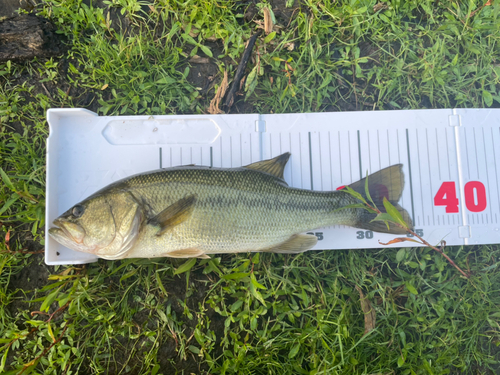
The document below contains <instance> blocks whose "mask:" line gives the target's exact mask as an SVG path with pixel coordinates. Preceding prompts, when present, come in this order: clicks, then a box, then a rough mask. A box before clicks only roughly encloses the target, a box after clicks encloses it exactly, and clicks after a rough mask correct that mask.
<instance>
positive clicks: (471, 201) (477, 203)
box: [434, 181, 487, 214]
mask: <svg viewBox="0 0 500 375" xmlns="http://www.w3.org/2000/svg"><path fill="white" fill-rule="evenodd" d="M464 196H465V206H466V207H467V209H468V210H469V211H470V212H481V211H484V210H485V209H486V205H487V204H486V189H485V187H484V185H483V183H482V182H479V181H469V182H467V183H466V184H465V186H464ZM458 203H459V202H458V198H457V191H456V187H455V182H454V181H445V182H443V183H442V184H441V187H440V188H439V190H438V191H437V193H436V195H435V196H434V206H446V213H448V214H452V213H457V212H458Z"/></svg>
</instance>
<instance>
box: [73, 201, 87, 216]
mask: <svg viewBox="0 0 500 375" xmlns="http://www.w3.org/2000/svg"><path fill="white" fill-rule="evenodd" d="M83 211H85V208H83V206H82V205H80V204H78V205H76V206H75V207H73V209H72V210H71V213H72V214H73V216H74V217H76V218H78V217H80V216H82V215H83Z"/></svg>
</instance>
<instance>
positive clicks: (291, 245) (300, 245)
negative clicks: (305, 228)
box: [263, 234, 318, 254]
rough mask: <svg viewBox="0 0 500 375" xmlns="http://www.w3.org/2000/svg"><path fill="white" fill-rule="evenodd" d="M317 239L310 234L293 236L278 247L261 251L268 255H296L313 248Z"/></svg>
mask: <svg viewBox="0 0 500 375" xmlns="http://www.w3.org/2000/svg"><path fill="white" fill-rule="evenodd" d="M316 242H318V238H317V237H316V236H314V235H311V234H294V235H293V236H292V237H290V238H289V239H288V240H286V241H285V242H283V243H281V244H279V245H278V246H275V247H272V248H269V249H266V250H263V251H265V252H268V253H280V254H298V253H303V252H304V251H307V250H309V249H311V248H312V247H314V245H316Z"/></svg>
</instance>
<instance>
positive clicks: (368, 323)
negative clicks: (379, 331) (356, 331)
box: [355, 285, 377, 335]
mask: <svg viewBox="0 0 500 375" xmlns="http://www.w3.org/2000/svg"><path fill="white" fill-rule="evenodd" d="M355 288H356V290H357V291H358V293H359V301H360V302H361V310H363V314H364V315H365V333H364V334H365V335H366V334H367V333H368V332H370V331H372V330H374V329H375V321H376V319H377V316H376V315H375V310H374V309H373V307H372V304H371V303H370V300H369V299H368V298H367V297H365V296H364V294H363V291H362V290H361V288H360V287H359V286H357V285H355Z"/></svg>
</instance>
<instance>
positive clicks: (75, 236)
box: [49, 218, 85, 251]
mask: <svg viewBox="0 0 500 375" xmlns="http://www.w3.org/2000/svg"><path fill="white" fill-rule="evenodd" d="M54 225H55V226H56V227H54V228H50V229H49V235H50V236H51V237H52V238H53V239H55V240H56V241H57V242H59V243H60V244H62V245H64V246H66V247H69V248H70V249H74V250H76V249H77V248H78V250H80V247H81V245H83V239H84V237H85V230H84V229H83V228H82V227H81V226H80V225H78V224H75V223H70V222H68V221H65V220H63V219H60V218H58V219H56V220H54ZM80 251H81V250H80Z"/></svg>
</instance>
